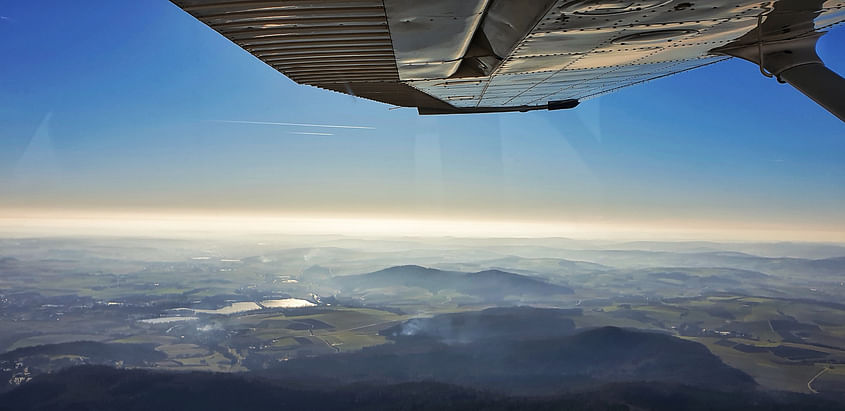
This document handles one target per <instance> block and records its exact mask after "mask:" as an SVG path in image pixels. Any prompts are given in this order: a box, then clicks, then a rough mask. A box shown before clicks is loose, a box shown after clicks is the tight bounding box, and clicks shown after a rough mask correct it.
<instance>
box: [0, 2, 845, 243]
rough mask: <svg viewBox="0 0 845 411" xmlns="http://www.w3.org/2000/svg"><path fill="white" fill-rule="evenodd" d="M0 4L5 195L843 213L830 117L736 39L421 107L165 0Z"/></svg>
mask: <svg viewBox="0 0 845 411" xmlns="http://www.w3.org/2000/svg"><path fill="white" fill-rule="evenodd" d="M0 16H2V17H0V55H1V56H2V59H0V209H21V208H25V209H41V208H43V209H96V210H110V209H115V210H133V209H144V210H148V209H161V210H173V209H177V210H211V211H214V210H226V211H229V210H235V211H246V212H253V211H255V212H259V211H260V212H269V213H276V212H278V213H297V212H310V213H325V214H327V215H328V214H344V215H347V214H360V215H369V216H373V215H376V216H377V215H383V214H384V215H386V214H390V215H402V216H411V217H413V216H438V217H446V218H470V217H479V216H483V217H486V218H492V219H536V220H557V221H610V222H614V221H641V222H661V221H684V220H695V221H704V222H712V223H713V224H723V225H731V224H736V223H737V222H744V223H752V224H756V223H760V224H773V223H776V224H787V225H791V226H795V227H816V228H818V227H822V228H827V229H835V230H839V231H841V232H845V161H843V158H845V125H843V123H841V122H840V121H839V120H837V119H836V118H835V117H833V116H832V115H830V114H828V113H827V112H825V111H824V110H823V109H821V108H819V107H817V106H816V105H815V104H814V103H812V102H811V101H810V100H808V99H807V98H805V97H804V96H802V95H800V94H799V93H798V92H797V91H795V90H793V89H792V88H790V87H788V86H785V85H779V84H777V83H776V82H774V81H773V80H770V79H766V78H764V77H763V76H761V75H760V74H759V72H758V71H757V68H756V67H755V66H754V65H752V64H750V63H746V62H743V61H737V60H734V61H729V62H725V63H721V64H717V65H713V66H709V67H706V68H703V69H699V70H695V71H692V72H688V73H683V74H680V75H676V76H672V77H670V78H666V79H661V80H657V81H653V82H650V83H647V84H644V85H640V86H636V87H631V88H628V89H624V90H622V91H619V92H616V93H614V94H610V95H606V96H603V97H600V98H598V99H594V100H590V101H587V102H585V103H583V104H582V106H580V107H579V108H578V109H576V110H573V111H557V112H533V113H509V114H493V115H469V116H442V117H420V116H418V115H417V114H416V111H415V110H412V109H398V110H388V106H386V105H383V104H380V103H374V102H370V101H365V100H361V99H356V98H354V97H351V96H347V95H341V94H337V93H333V92H329V91H323V90H319V89H316V88H312V87H308V86H300V85H296V84H295V83H293V82H292V81H290V80H289V79H287V78H285V77H284V76H282V75H281V74H279V73H277V72H276V71H274V70H273V69H271V68H269V67H267V66H265V65H264V64H263V63H261V62H260V61H258V60H257V59H255V58H253V57H252V56H250V55H249V54H248V53H247V52H245V51H243V50H241V49H240V48H239V47H237V46H236V45H234V44H232V43H230V42H229V41H228V40H226V39H224V38H223V37H221V36H220V35H218V34H217V33H215V32H213V31H212V30H211V29H209V28H207V27H206V26H204V25H203V24H202V23H200V22H198V21H196V20H195V19H194V18H192V17H190V16H189V15H187V14H186V13H184V12H182V11H181V10H179V9H178V8H177V7H175V6H173V5H172V4H170V3H169V2H167V1H163V0H149V1H143V2H130V1H106V0H84V1H37V0H33V1H12V0H0ZM843 45H845V30H843V28H842V27H839V28H837V29H836V30H834V31H832V32H831V33H829V34H828V35H827V36H825V37H824V38H823V40H822V41H821V44H820V47H819V51H820V53H821V54H822V55H823V57H824V58H825V59H826V61H827V63H828V65H829V66H830V67H831V68H833V69H834V70H836V71H838V72H840V73H845V47H843ZM220 120H237V121H259V122H290V123H315V124H339V125H356V126H366V127H371V128H372V129H330V128H313V127H312V128H308V127H292V126H274V125H257V124H242V123H226V122H221V121H220ZM303 132H306V133H322V134H331V135H313V134H298V133H303Z"/></svg>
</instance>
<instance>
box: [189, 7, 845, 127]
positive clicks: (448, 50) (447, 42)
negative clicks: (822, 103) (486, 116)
mask: <svg viewBox="0 0 845 411" xmlns="http://www.w3.org/2000/svg"><path fill="white" fill-rule="evenodd" d="M173 2H174V3H175V4H176V5H178V6H179V7H180V8H182V9H184V10H185V11H187V12H188V13H190V14H191V15H193V16H195V17H196V18H198V19H199V20H201V21H202V22H204V23H205V24H207V25H208V26H210V27H211V28H213V29H214V30H216V31H217V32H219V33H220V34H222V35H223V36H225V37H226V38H228V39H229V40H231V41H233V42H235V43H236V44H238V45H239V46H241V47H242V48H244V49H245V50H247V51H248V52H250V53H251V54H253V55H254V56H256V57H257V58H259V59H261V60H262V61H264V62H265V63H266V64H268V65H270V66H271V67H273V68H275V69H276V70H278V71H280V72H281V73H282V74H284V75H286V76H287V77H289V78H290V79H292V80H294V81H295V82H297V83H301V84H309V85H312V86H316V87H320V88H324V89H328V90H334V91H338V92H341V93H347V94H351V95H355V96H359V97H364V98H368V99H371V100H376V101H380V102H384V103H387V104H391V105H396V106H403V107H417V108H418V109H419V111H420V113H423V114H438V113H473V112H493V111H526V110H532V109H546V108H551V107H552V106H555V105H556V106H560V107H567V106H568V102H577V101H580V100H584V99H589V98H592V97H595V96H598V95H601V94H604V93H608V92H611V91H614V90H617V89H619V88H622V87H626V86H630V85H634V84H639V83H642V82H645V81H648V80H651V79H655V78H660V77H665V76H668V75H671V74H674V73H679V72H682V71H686V70H690V69H694V68H696V67H701V66H704V65H708V64H712V63H715V62H718V61H721V60H724V59H726V58H729V57H726V56H723V55H717V54H714V53H712V52H711V51H712V50H714V49H717V48H720V47H724V46H726V45H729V44H731V43H732V42H734V41H736V40H737V39H739V38H742V37H743V36H744V35H746V34H748V33H749V32H752V31H753V30H754V29H755V28H757V27H758V26H759V24H761V21H763V20H762V18H761V17H760V16H765V15H766V14H767V13H768V12H770V11H771V10H772V8H773V6H774V4H775V3H777V2H774V1H773V2H760V1H749V0H734V1H728V0H710V1H701V2H682V1H675V0H640V1H633V0H627V1H619V0H613V1H610V0H556V1H555V0H534V1H520V0H427V1H419V0H278V1H232V0H229V1H221V0H173ZM810 2H812V0H811V1H810ZM816 3H818V5H817V6H815V7H816V9H815V11H814V13H815V14H814V15H813V21H814V24H813V26H812V27H810V28H809V30H810V31H813V30H823V29H825V28H827V27H829V26H832V25H834V24H837V23H839V22H841V21H843V20H845V1H821V0H817V1H816ZM784 29H785V30H788V29H789V27H786V28H784ZM802 29H803V30H805V31H806V30H808V29H807V28H806V27H802ZM795 34H796V35H800V34H801V33H795ZM576 104H577V103H576Z"/></svg>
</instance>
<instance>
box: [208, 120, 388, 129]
mask: <svg viewBox="0 0 845 411" xmlns="http://www.w3.org/2000/svg"><path fill="white" fill-rule="evenodd" d="M212 121H216V122H218V123H234V124H259V125H267V126H289V127H323V128H352V129H359V130H375V129H376V128H375V127H366V126H345V125H337V124H305V123H276V122H271V121H243V120H212Z"/></svg>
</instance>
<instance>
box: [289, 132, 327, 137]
mask: <svg viewBox="0 0 845 411" xmlns="http://www.w3.org/2000/svg"><path fill="white" fill-rule="evenodd" d="M288 133H289V134H299V135H302V136H333V135H334V134H332V133H309V132H307V131H289V132H288Z"/></svg>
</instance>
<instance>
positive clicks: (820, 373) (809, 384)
mask: <svg viewBox="0 0 845 411" xmlns="http://www.w3.org/2000/svg"><path fill="white" fill-rule="evenodd" d="M829 369H830V368H827V367H825V368H822V370H821V371H819V373H818V374H816V375H814V376H813V378H810V381H807V389H809V390H810V392H811V393H813V394H818V393H819V392H818V391H816V390H814V389H813V381H815V380H816V378H819V377H821V375H822V374H824V373H826V372H827V370H829Z"/></svg>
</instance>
